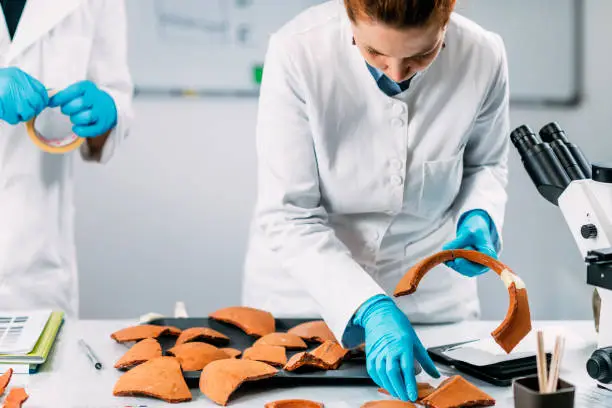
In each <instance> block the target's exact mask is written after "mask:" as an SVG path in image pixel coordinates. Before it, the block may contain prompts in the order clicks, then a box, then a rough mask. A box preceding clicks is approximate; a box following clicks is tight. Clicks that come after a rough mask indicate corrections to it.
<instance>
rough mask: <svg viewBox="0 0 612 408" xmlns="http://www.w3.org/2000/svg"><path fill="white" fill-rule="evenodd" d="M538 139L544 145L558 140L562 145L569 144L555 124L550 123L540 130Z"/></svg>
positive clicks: (563, 133)
mask: <svg viewBox="0 0 612 408" xmlns="http://www.w3.org/2000/svg"><path fill="white" fill-rule="evenodd" d="M540 138H541V139H542V141H543V142H545V143H551V142H553V141H555V140H560V141H561V142H563V143H569V142H568V140H567V136H566V135H565V132H564V131H563V130H562V129H561V128H560V127H559V124H558V123H557V122H550V123H549V124H547V125H545V126H543V127H542V129H540Z"/></svg>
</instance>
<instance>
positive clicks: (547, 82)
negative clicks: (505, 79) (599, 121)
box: [456, 0, 582, 105]
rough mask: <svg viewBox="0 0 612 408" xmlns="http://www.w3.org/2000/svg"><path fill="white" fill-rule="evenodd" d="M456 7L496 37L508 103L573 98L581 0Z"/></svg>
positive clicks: (577, 83) (487, 1)
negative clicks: (503, 57)
mask: <svg viewBox="0 0 612 408" xmlns="http://www.w3.org/2000/svg"><path fill="white" fill-rule="evenodd" d="M456 11H457V12H458V13H460V14H462V15H464V16H466V17H468V18H470V19H472V20H474V21H475V22H477V23H478V24H480V25H481V26H483V27H484V28H486V29H488V30H491V31H494V32H496V33H497V34H499V35H501V36H502V38H503V40H504V43H505V46H506V52H507V54H508V71H509V77H510V92H511V99H512V102H514V103H523V104H558V105H575V104H577V103H578V102H579V99H580V94H581V81H582V78H581V69H580V67H581V63H582V0H511V1H509V0H458V1H457V7H456Z"/></svg>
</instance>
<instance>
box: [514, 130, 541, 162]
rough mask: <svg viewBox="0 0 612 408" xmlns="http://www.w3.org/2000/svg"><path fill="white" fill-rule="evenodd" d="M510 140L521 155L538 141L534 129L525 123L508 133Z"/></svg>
mask: <svg viewBox="0 0 612 408" xmlns="http://www.w3.org/2000/svg"><path fill="white" fill-rule="evenodd" d="M510 140H511V141H512V144H513V145H514V147H516V148H517V149H518V151H519V153H520V155H521V157H522V156H523V155H524V154H527V152H528V151H529V150H530V149H531V148H532V147H533V146H535V145H536V144H538V142H539V141H538V138H537V136H536V134H535V133H534V131H533V130H531V128H530V127H529V126H527V125H521V126H519V127H517V128H516V129H514V130H513V131H512V133H510Z"/></svg>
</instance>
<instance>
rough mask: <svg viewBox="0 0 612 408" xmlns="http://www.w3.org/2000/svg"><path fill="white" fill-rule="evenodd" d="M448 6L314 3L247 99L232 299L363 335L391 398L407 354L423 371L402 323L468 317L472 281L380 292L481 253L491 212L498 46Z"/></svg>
mask: <svg viewBox="0 0 612 408" xmlns="http://www.w3.org/2000/svg"><path fill="white" fill-rule="evenodd" d="M453 7H454V0H419V1H406V0H387V1H384V2H381V1H375V0H345V2H344V4H342V3H341V2H340V1H338V0H334V1H330V2H328V3H324V4H322V5H320V6H316V7H313V8H311V9H309V10H307V11H305V12H304V13H302V14H301V15H299V16H298V17H296V18H295V19H294V20H293V21H291V22H289V23H288V24H287V25H285V26H284V27H283V28H282V29H281V30H279V31H278V32H276V33H275V34H274V35H273V36H272V37H271V39H270V42H269V49H268V53H267V57H266V61H265V65H264V77H263V82H262V87H261V96H260V101H259V113H258V123H257V154H258V196H257V205H256V210H255V213H254V218H253V223H252V231H251V237H250V241H249V248H248V253H247V257H246V263H245V278H244V283H243V302H244V304H246V305H249V306H252V307H258V308H261V309H264V310H268V311H270V312H272V313H273V314H275V315H276V316H280V317H283V316H302V317H315V316H322V317H323V319H324V320H325V321H326V322H327V324H328V325H329V327H330V328H331V330H332V331H333V333H334V334H335V336H336V337H337V339H339V340H340V341H342V343H343V344H344V345H345V346H346V347H352V346H355V345H357V344H358V343H360V342H361V341H363V339H364V336H365V342H366V353H367V364H368V372H369V374H370V375H371V376H372V378H373V379H374V380H375V381H376V382H377V383H378V384H379V385H380V386H382V387H384V388H386V389H387V390H388V391H390V392H391V393H392V394H393V395H395V396H396V397H399V398H402V399H404V400H405V399H411V400H414V399H415V398H416V387H415V380H414V374H413V365H412V361H413V358H415V359H416V360H418V361H419V362H420V364H421V365H422V366H423V368H424V369H425V371H426V372H428V373H429V374H430V375H433V376H437V375H438V373H437V371H436V369H435V367H434V366H433V363H432V362H431V360H430V359H429V357H428V356H427V352H426V351H425V348H424V347H423V345H422V344H421V343H420V341H419V339H418V337H417V336H416V334H415V333H414V330H413V329H412V327H411V322H413V323H414V322H424V323H431V322H454V321H459V320H462V319H473V318H477V317H478V316H479V303H478V297H477V291H476V282H475V279H473V277H474V276H476V275H479V274H481V273H483V272H485V271H486V270H485V269H482V268H479V267H477V266H475V265H473V264H470V263H468V262H463V260H462V261H461V262H459V261H456V262H455V263H452V264H449V265H443V266H440V267H438V268H437V269H436V270H434V271H432V272H430V273H429V274H428V276H427V277H426V278H425V279H424V280H423V281H422V282H421V284H420V286H419V290H418V291H417V292H416V293H415V294H414V295H411V296H408V297H403V298H400V299H397V300H396V302H397V303H395V302H394V301H393V300H392V299H390V298H389V297H388V296H387V295H386V294H389V293H392V292H393V289H394V287H395V285H396V284H397V283H398V281H399V280H400V278H401V277H402V276H403V274H404V273H405V272H406V271H407V269H408V268H409V267H410V266H411V265H413V264H414V263H416V262H417V261H418V260H420V259H421V258H423V257H425V256H428V255H430V254H432V253H434V252H436V251H439V250H441V249H443V248H470V249H476V250H479V251H482V252H485V253H487V254H488V255H491V256H496V255H497V252H498V251H499V249H500V242H499V241H500V238H499V237H500V233H501V228H502V221H503V216H504V208H505V203H506V192H505V188H506V183H507V168H506V161H507V153H508V126H509V124H508V78H507V67H506V55H505V49H504V45H503V43H502V40H501V39H500V37H499V36H498V35H496V34H493V33H491V32H488V31H485V30H484V29H483V28H481V27H479V26H478V25H476V24H475V23H473V22H471V21H469V20H467V19H465V18H463V17H461V16H459V15H456V14H454V13H452V10H453ZM400 309H401V311H402V312H403V313H402V312H400Z"/></svg>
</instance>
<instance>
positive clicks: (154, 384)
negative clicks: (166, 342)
mask: <svg viewBox="0 0 612 408" xmlns="http://www.w3.org/2000/svg"><path fill="white" fill-rule="evenodd" d="M113 395H115V396H117V397H129V396H140V395H143V396H147V397H152V398H157V399H160V400H163V401H166V402H169V403H177V402H185V401H191V398H192V397H191V392H190V391H189V388H188V387H187V383H186V382H185V379H184V378H183V373H182V371H181V365H180V364H179V362H178V360H177V359H176V358H174V357H159V358H156V359H153V360H149V361H147V362H146V363H143V364H141V365H139V366H137V367H135V368H133V369H131V370H130V371H128V372H126V373H125V374H123V375H122V376H121V377H119V380H117V383H116V384H115V388H114V390H113Z"/></svg>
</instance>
